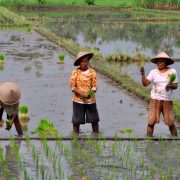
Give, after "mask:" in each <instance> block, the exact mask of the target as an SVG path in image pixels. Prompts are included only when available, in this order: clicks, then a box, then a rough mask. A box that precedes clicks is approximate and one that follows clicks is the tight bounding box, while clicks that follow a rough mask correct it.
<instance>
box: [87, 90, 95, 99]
mask: <svg viewBox="0 0 180 180" xmlns="http://www.w3.org/2000/svg"><path fill="white" fill-rule="evenodd" d="M94 96H95V92H94V91H92V90H90V91H89V92H88V95H87V97H88V98H92V97H94Z"/></svg>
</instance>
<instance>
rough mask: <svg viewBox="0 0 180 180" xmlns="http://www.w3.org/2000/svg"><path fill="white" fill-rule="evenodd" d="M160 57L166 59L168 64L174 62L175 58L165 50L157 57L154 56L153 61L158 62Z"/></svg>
mask: <svg viewBox="0 0 180 180" xmlns="http://www.w3.org/2000/svg"><path fill="white" fill-rule="evenodd" d="M159 59H164V60H165V62H166V64H167V65H170V64H173V63H174V60H173V59H171V58H170V57H169V56H168V55H167V54H166V53H165V52H161V53H160V54H158V55H157V56H156V57H155V58H152V59H151V62H152V63H155V64H156V63H157V61H158V60H159Z"/></svg>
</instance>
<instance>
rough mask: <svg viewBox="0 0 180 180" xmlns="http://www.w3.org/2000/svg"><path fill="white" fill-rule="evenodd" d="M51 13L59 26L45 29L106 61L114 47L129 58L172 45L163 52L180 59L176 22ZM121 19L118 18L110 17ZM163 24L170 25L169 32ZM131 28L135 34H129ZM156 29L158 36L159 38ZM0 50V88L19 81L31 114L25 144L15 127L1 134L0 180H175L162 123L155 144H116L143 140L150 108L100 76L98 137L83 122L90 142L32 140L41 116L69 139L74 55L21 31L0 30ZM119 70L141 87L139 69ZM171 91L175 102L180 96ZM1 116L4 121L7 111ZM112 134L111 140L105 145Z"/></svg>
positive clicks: (176, 156) (174, 148)
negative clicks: (0, 57)
mask: <svg viewBox="0 0 180 180" xmlns="http://www.w3.org/2000/svg"><path fill="white" fill-rule="evenodd" d="M45 14H46V13H45ZM56 15H57V13H55V14H53V16H54V18H58V21H59V20H60V19H59V18H61V21H62V22H59V23H57V22H48V21H47V20H45V21H44V22H43V23H42V24H43V25H44V26H45V27H47V28H48V29H49V30H51V31H53V32H56V33H58V34H60V35H62V36H64V37H66V38H70V39H73V40H74V41H75V42H76V43H78V44H80V45H82V46H83V47H94V48H96V49H97V48H98V49H99V50H100V51H101V52H102V54H103V55H104V56H107V55H108V54H111V53H112V52H114V51H116V50H120V51H122V52H126V50H128V53H130V54H133V53H135V52H136V49H140V50H141V51H142V53H144V54H146V55H150V56H152V55H155V54H156V53H157V52H158V51H160V50H161V49H160V48H161V47H163V45H167V43H169V42H170V44H168V46H167V47H168V48H169V49H168V50H169V52H170V55H172V56H173V57H179V55H180V49H179V40H178V38H179V34H178V33H172V32H175V30H176V32H177V29H178V28H179V24H178V23H170V24H167V23H164V24H163V26H160V25H154V24H146V25H142V24H141V23H118V22H112V20H111V21H110V22H108V21H109V17H108V16H106V15H105V16H98V17H99V18H100V20H103V18H105V22H103V21H102V23H99V21H98V20H96V16H95V15H93V16H92V15H91V14H89V15H88V16H87V17H85V16H82V18H81V19H80V21H77V19H72V16H71V15H69V16H68V18H67V19H68V21H64V18H63V17H62V15H61V17H59V16H58V17H56ZM129 16H132V14H131V13H126V14H124V18H125V19H126V18H128V17H129ZM80 17H81V16H80ZM118 17H119V16H118V15H116V14H115V15H113V17H112V19H117V18H118ZM70 18H71V22H70V21H69V19H70ZM88 18H89V19H88ZM121 18H123V15H122V16H121ZM133 18H134V17H133ZM84 24H85V25H87V26H85V25H84ZM164 27H166V28H167V29H166V31H165V30H164ZM135 30H136V32H138V33H134V32H135ZM153 32H154V36H153V37H154V39H156V38H158V39H157V43H156V44H154V43H153V42H154V40H152V39H151V38H150V37H152V35H153ZM160 32H162V36H159V33H160ZM141 36H142V37H141ZM140 37H141V38H140ZM147 37H148V38H149V39H148V38H147ZM146 38H147V39H146ZM166 39H167V40H166ZM160 42H162V44H160V46H161V47H160V46H159V43H160ZM0 53H1V54H3V55H5V57H6V59H5V63H4V64H1V65H0V77H1V79H0V83H1V82H4V81H13V82H16V83H18V84H19V86H20V87H21V90H22V98H21V102H20V104H25V105H27V106H28V107H29V113H28V114H29V116H30V122H29V123H28V130H27V131H26V132H24V136H23V137H26V140H14V139H13V135H16V130H15V128H14V127H13V128H12V129H11V130H10V131H6V130H5V128H4V127H3V128H1V129H0V136H1V138H3V137H4V138H10V140H7V141H3V140H1V141H0V179H2V180H4V179H15V180H16V179H17V180H19V179H25V180H30V179H37V180H41V179H47V180H54V179H62V180H114V179H117V180H121V179H122V180H124V179H126V180H129V179H130V180H131V179H132V180H136V179H155V180H156V179H160V180H162V179H163V180H166V179H173V180H174V179H175V180H176V179H177V180H178V179H179V177H180V168H179V167H180V151H179V147H180V142H179V140H163V138H169V137H170V133H169V130H168V127H167V126H165V125H164V123H163V121H161V122H160V124H158V125H156V127H155V132H154V137H155V138H159V137H160V140H159V141H152V140H143V141H137V140H133V141H122V140H118V138H119V137H120V138H121V137H122V138H125V137H126V138H129V137H133V138H136V137H137V138H144V137H145V134H146V126H147V108H148V104H147V103H146V102H144V101H142V100H139V98H137V97H135V96H134V95H132V94H129V93H127V92H126V91H124V90H123V89H121V88H120V87H119V85H117V84H116V83H114V82H112V80H110V79H108V78H107V77H105V76H103V75H101V74H99V73H98V74H97V78H98V84H99V87H98V91H97V106H98V110H99V115H100V132H101V133H100V137H101V140H92V139H90V137H92V134H91V126H90V125H89V124H86V125H82V126H81V129H80V137H87V139H86V140H77V139H76V138H73V139H72V140H68V141H63V140H57V141H46V140H43V139H41V140H39V141H37V140H31V139H29V137H38V134H34V133H33V132H34V131H35V129H36V127H37V126H38V123H39V122H40V120H41V119H42V118H47V119H48V120H49V121H51V122H53V123H54V124H55V127H56V128H57V130H58V132H60V134H61V135H62V136H63V137H69V136H70V134H71V131H72V123H71V118H72V101H71V96H72V93H71V89H70V87H69V78H70V76H71V72H72V70H73V69H74V68H75V67H74V66H73V62H74V57H72V56H71V55H70V54H69V53H67V52H66V51H65V50H64V49H61V48H59V47H58V46H57V45H55V44H53V43H51V42H49V41H48V40H47V39H46V38H45V37H43V36H41V35H40V34H39V33H37V32H35V31H32V32H23V31H20V30H0ZM59 54H63V55H65V63H64V64H57V61H58V56H59ZM116 65H117V68H119V69H120V70H121V71H123V72H128V73H129V74H131V76H132V77H134V79H135V80H136V81H138V82H139V71H138V66H136V65H134V64H129V65H123V66H122V65H120V64H116ZM151 68H153V65H152V64H145V69H146V72H147V73H148V71H149V70H150V69H151ZM175 68H176V69H177V71H178V72H179V68H180V67H179V63H176V65H175ZM175 94H176V97H179V91H176V92H175ZM3 118H4V119H6V116H5V113H4V116H3ZM177 127H178V134H179V132H180V125H179V124H177ZM124 129H131V130H132V133H122V130H124ZM109 137H110V138H112V139H114V140H113V141H108V140H105V138H109ZM170 147H171V148H170Z"/></svg>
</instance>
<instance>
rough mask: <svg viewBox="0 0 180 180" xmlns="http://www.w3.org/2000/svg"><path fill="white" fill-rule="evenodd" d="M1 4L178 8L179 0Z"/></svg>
mask: <svg viewBox="0 0 180 180" xmlns="http://www.w3.org/2000/svg"><path fill="white" fill-rule="evenodd" d="M0 5H3V6H89V5H94V6H102V7H144V8H151V9H152V8H158V9H165V8H166V9H178V8H179V7H180V0H136V1H133V0H127V1H125V0H111V1H109V0H1V1H0Z"/></svg>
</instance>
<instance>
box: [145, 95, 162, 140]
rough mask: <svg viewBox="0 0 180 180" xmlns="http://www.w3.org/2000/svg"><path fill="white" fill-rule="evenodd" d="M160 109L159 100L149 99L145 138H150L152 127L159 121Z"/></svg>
mask: <svg viewBox="0 0 180 180" xmlns="http://www.w3.org/2000/svg"><path fill="white" fill-rule="evenodd" d="M161 109H162V102H161V101H159V100H155V99H151V100H150V104H149V111H148V126H147V136H150V137H152V136H153V132H154V125H155V124H156V123H159V121H160V113H161Z"/></svg>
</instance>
